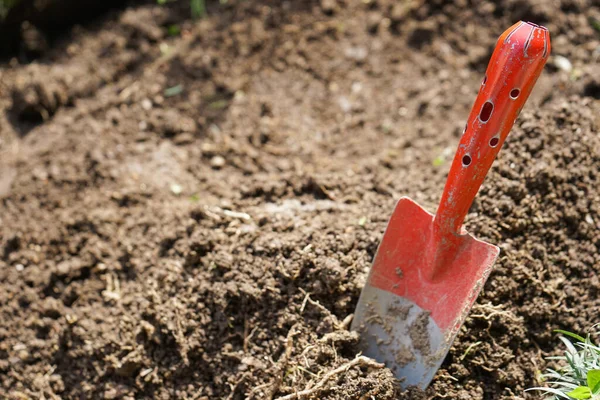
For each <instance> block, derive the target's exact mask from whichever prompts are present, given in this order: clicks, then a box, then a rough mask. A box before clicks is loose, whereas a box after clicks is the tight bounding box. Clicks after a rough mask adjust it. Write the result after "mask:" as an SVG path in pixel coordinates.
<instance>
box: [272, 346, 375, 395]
mask: <svg viewBox="0 0 600 400" xmlns="http://www.w3.org/2000/svg"><path fill="white" fill-rule="evenodd" d="M355 365H366V366H368V367H372V368H383V367H385V365H384V364H380V363H378V362H376V361H373V360H372V359H370V358H367V357H365V356H358V357H356V358H355V359H354V360H352V361H349V362H347V363H346V364H344V365H342V366H340V367H338V368H336V369H334V370H333V371H329V372H328V373H326V374H325V375H324V376H323V379H321V380H320V381H319V382H318V383H317V384H316V385H314V386H313V387H312V388H307V389H304V390H302V391H301V392H297V393H292V394H288V395H286V396H282V397H278V398H277V400H291V399H301V398H304V397H308V396H310V395H312V394H314V393H316V392H318V391H319V390H321V389H322V388H323V386H325V384H326V383H327V381H328V380H329V379H331V378H332V377H334V376H335V375H338V374H341V373H343V372H346V371H348V370H349V369H350V368H352V367H354V366H355Z"/></svg>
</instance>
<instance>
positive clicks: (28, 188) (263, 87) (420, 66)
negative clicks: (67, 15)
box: [0, 0, 600, 399]
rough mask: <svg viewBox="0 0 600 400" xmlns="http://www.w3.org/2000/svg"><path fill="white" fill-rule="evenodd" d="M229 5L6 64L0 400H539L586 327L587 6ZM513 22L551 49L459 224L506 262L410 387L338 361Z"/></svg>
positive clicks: (595, 235)
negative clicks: (432, 374)
mask: <svg viewBox="0 0 600 400" xmlns="http://www.w3.org/2000/svg"><path fill="white" fill-rule="evenodd" d="M224 3H225V4H220V2H209V4H208V14H207V17H206V18H204V19H202V20H200V21H194V20H192V19H190V17H189V10H188V6H189V4H188V3H187V2H184V1H175V2H167V3H166V4H165V5H159V4H156V2H155V1H147V2H135V3H131V4H129V5H127V6H126V7H125V8H123V9H121V10H113V11H109V12H108V13H107V14H104V15H102V16H100V17H98V19H96V20H93V21H91V22H86V23H85V24H84V25H76V26H74V27H73V28H70V29H69V31H68V32H66V33H63V35H61V36H59V37H58V38H54V39H53V40H52V41H49V42H48V41H46V43H47V44H48V45H47V46H44V47H41V48H37V51H36V52H27V51H26V52H22V53H20V55H19V57H17V58H14V59H11V60H9V61H7V62H5V63H3V64H1V65H0V93H1V96H0V107H1V108H2V110H3V112H2V113H1V115H0V152H1V153H0V207H1V208H0V285H1V287H0V290H1V292H2V296H1V297H0V299H1V300H0V318H2V321H3V324H2V326H1V327H0V397H2V398H9V399H28V398H45V399H58V398H63V399H81V398H105V399H133V398H156V399H170V398H177V399H245V398H247V399H265V398H272V399H277V398H280V397H284V396H288V397H287V398H294V397H296V396H295V395H294V393H296V392H302V393H303V394H302V397H303V398H312V399H398V398H400V399H434V398H452V399H515V398H536V397H535V394H531V393H524V389H526V388H528V387H531V386H536V385H539V384H541V383H540V382H539V378H538V373H539V371H540V370H543V369H544V368H545V366H546V365H547V364H546V360H545V357H546V356H548V355H551V354H556V352H558V351H560V347H559V346H557V343H558V341H557V339H556V337H555V334H554V333H553V332H552V330H553V329H557V328H562V329H569V330H574V331H577V332H585V331H586V329H588V328H589V327H590V326H591V325H592V324H593V323H596V322H598V321H597V320H596V318H597V310H598V307H600V300H599V299H598V294H599V292H600V279H599V277H598V273H599V272H600V251H599V250H600V229H599V228H600V189H599V187H600V176H599V175H600V170H599V168H598V165H600V136H599V135H598V127H599V125H600V117H599V116H600V101H599V98H600V81H599V80H598V76H597V71H598V61H599V59H600V32H598V31H597V30H595V28H594V26H597V21H600V8H599V5H598V3H597V2H595V1H594V0H577V1H575V0H557V1H552V2H549V1H537V0H503V1H498V2H491V1H475V0H472V1H470V0H456V1H446V0H436V1H429V2H424V1H412V2H396V1H392V0H366V1H360V2H359V1H347V0H346V1H342V0H340V1H336V0H322V1H302V2H288V1H274V0H267V1H265V0H261V1H258V0H256V1H255V0H248V1H241V0H240V1H234V0H229V1H228V2H224ZM519 19H529V20H532V21H533V22H536V23H540V24H544V25H545V26H547V27H548V28H549V29H550V32H551V35H552V39H553V58H552V60H551V61H550V62H549V65H548V67H547V68H546V70H545V72H544V74H543V76H542V77H541V78H540V81H539V83H538V85H537V87H536V89H535V91H534V93H533V94H532V97H531V98H530V100H529V102H528V103H527V105H526V107H525V109H524V110H523V113H522V114H521V117H520V118H519V120H518V121H517V124H516V126H515V128H514V129H513V131H512V133H511V136H509V139H508V141H507V143H506V144H505V146H504V148H503V150H502V152H501V153H500V156H499V159H498V160H497V161H496V162H495V164H494V166H493V168H492V170H491V172H490V174H489V176H488V178H487V179H486V181H485V182H484V184H483V187H482V189H481V191H480V193H479V195H478V197H477V199H476V201H475V203H474V205H473V207H472V210H471V212H470V214H469V215H468V216H467V221H466V226H467V229H468V230H469V231H470V232H471V233H472V234H474V235H475V236H476V237H478V238H481V239H483V240H486V241H489V242H491V243H494V244H497V245H498V246H500V248H501V249H502V251H501V255H500V257H499V260H498V261H497V263H496V265H495V269H494V271H493V272H492V275H491V277H490V279H489V280H488V281H487V283H486V284H485V287H484V289H483V292H482V294H481V295H480V296H479V298H478V300H477V303H476V305H475V306H474V308H473V309H472V311H471V313H470V315H469V317H468V318H467V320H466V323H465V325H464V327H463V328H462V329H461V331H460V333H459V334H458V336H457V339H456V341H455V343H454V345H453V347H452V349H451V351H450V353H449V354H448V356H447V358H446V360H445V362H444V364H443V366H442V369H441V370H440V371H439V372H438V374H437V376H436V378H435V380H434V381H433V383H432V385H431V386H430V387H429V388H428V389H427V390H426V391H425V392H420V391H418V390H411V391H409V392H406V393H400V390H399V388H398V384H397V382H396V381H395V380H394V378H393V375H392V373H391V371H390V370H389V369H387V368H383V367H382V366H381V365H378V364H376V363H368V362H365V361H364V360H362V359H358V360H357V361H355V362H353V364H351V365H350V367H349V368H343V366H344V365H345V364H346V363H349V362H351V361H352V360H355V357H356V356H357V354H358V353H359V349H358V339H359V338H358V335H357V334H356V333H355V332H350V331H348V327H349V324H350V321H351V315H352V313H353V310H354V307H355V305H356V302H357V300H358V296H359V294H360V290H361V288H362V286H363V284H364V281H365V277H366V274H367V272H368V269H369V267H370V263H371V261H372V258H373V256H374V253H375V251H376V249H377V245H378V243H379V241H380V239H381V236H382V234H383V231H384V229H385V226H386V223H387V219H388V218H389V216H390V213H391V211H392V209H393V206H394V204H395V202H396V201H397V200H398V199H399V198H400V197H401V196H404V195H406V196H410V197H411V198H413V199H414V200H415V201H417V202H418V203H419V204H421V205H423V206H425V207H426V208H427V209H429V210H431V211H434V210H435V208H436V206H437V202H438V201H439V197H440V195H441V191H442V188H443V184H444V180H445V174H446V173H447V170H448V168H449V163H450V161H451V157H452V154H453V151H454V149H455V146H456V144H457V142H458V136H459V135H460V133H461V131H462V127H463V125H464V121H465V120H466V117H467V114H468V111H469V108H470V106H471V104H472V102H473V100H474V99H475V95H476V93H477V88H478V87H479V82H480V81H481V77H482V75H483V71H484V69H485V67H486V64H487V61H488V59H489V56H490V54H491V50H492V48H493V45H494V43H495V40H496V38H497V37H498V36H499V35H500V34H501V33H502V32H503V31H504V29H506V28H507V27H509V26H510V25H512V24H513V23H514V22H516V21H518V20H519ZM173 26H177V28H173ZM36 35H38V36H36V37H38V39H39V38H41V39H42V42H43V41H44V40H43V39H44V33H43V30H38V31H36ZM34 42H35V43H38V42H39V41H38V42H36V41H34ZM24 46H27V43H25V44H24ZM32 54H34V56H32ZM24 55H25V56H24ZM558 55H560V56H562V57H565V58H566V59H568V60H569V61H570V66H571V68H570V69H569V68H568V66H566V67H565V63H564V60H562V59H559V58H556V56H558ZM31 57H36V58H31ZM306 389H308V391H305V390H306ZM311 389H312V390H311ZM303 391H305V392H303Z"/></svg>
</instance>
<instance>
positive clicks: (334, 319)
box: [299, 288, 343, 329]
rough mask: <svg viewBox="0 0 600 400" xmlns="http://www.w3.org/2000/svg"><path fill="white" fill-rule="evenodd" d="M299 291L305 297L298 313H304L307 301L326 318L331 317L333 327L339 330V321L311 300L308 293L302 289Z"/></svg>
mask: <svg viewBox="0 0 600 400" xmlns="http://www.w3.org/2000/svg"><path fill="white" fill-rule="evenodd" d="M299 289H300V291H301V292H302V293H304V294H305V295H306V297H304V300H303V301H302V307H301V308H300V313H302V312H303V311H304V307H305V306H306V302H307V301H308V302H309V303H310V304H312V305H313V306H315V307H317V308H318V309H319V310H321V311H322V312H323V314H325V315H327V316H328V317H331V318H332V319H333V324H334V325H335V327H336V328H338V329H340V327H343V325H342V324H340V320H339V319H338V318H337V317H336V316H335V315H334V314H333V313H332V312H331V311H329V310H328V309H327V308H326V307H325V306H324V305H323V304H321V303H319V302H318V301H316V300H313V299H311V298H310V293H307V292H306V291H305V290H304V289H302V288H299Z"/></svg>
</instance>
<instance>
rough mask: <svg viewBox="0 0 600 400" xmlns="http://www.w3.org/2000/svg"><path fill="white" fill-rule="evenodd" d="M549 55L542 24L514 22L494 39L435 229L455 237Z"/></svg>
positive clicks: (548, 42) (548, 36)
mask: <svg viewBox="0 0 600 400" xmlns="http://www.w3.org/2000/svg"><path fill="white" fill-rule="evenodd" d="M549 53H550V34H549V33H548V30H547V29H546V28H544V27H541V26H538V25H535V24H532V23H530V22H527V23H525V22H523V21H521V22H518V23H516V24H515V25H513V26H512V27H510V28H509V29H508V30H506V31H505V32H504V33H503V34H502V36H500V38H499V39H498V42H497V43H496V48H495V49H494V53H493V54H492V58H491V60H490V62H489V64H488V68H487V71H486V74H485V78H484V79H483V82H482V84H481V89H480V90H479V94H478V95H477V99H476V100H475V104H474V105H473V109H472V110H471V114H470V115H469V119H468V123H467V126H466V127H465V131H464V133H463V135H462V138H461V140H460V143H459V145H458V149H457V151H456V155H455V156H454V161H452V166H451V168H450V172H449V174H448V180H447V181H446V186H445V188H444V193H443V194H442V199H441V201H440V205H439V207H438V210H437V214H436V216H435V225H434V226H435V229H436V231H437V232H438V233H439V234H441V235H443V236H446V235H449V234H451V235H457V234H458V235H459V234H461V232H460V229H461V226H462V223H463V221H464V218H465V216H466V215H467V212H468V211H469V208H470V207H471V204H472V203H473V199H474V198H475V195H476V194H477V191H478V190H479V187H480V186H481V184H482V182H483V180H484V179H485V176H486V174H487V172H488V170H489V169H490V167H491V166H492V163H493V162H494V159H495V158H496V156H497V155H498V152H499V151H500V147H502V144H503V143H504V140H505V139H506V137H507V136H508V133H509V131H510V129H511V128H512V126H513V124H514V123H515V121H516V119H517V116H518V115H519V113H520V112H521V108H522V107H523V105H524V104H525V102H526V101H527V98H528V97H529V94H530V93H531V90H532V89H533V86H534V85H535V82H536V81H537V79H538V77H539V76H540V73H541V72H542V69H543V68H544V65H545V64H546V60H547V59H548V54H549Z"/></svg>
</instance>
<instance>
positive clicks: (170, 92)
mask: <svg viewBox="0 0 600 400" xmlns="http://www.w3.org/2000/svg"><path fill="white" fill-rule="evenodd" d="M181 92H183V85H177V86H173V87H170V88H167V89H165V97H173V96H177V95H178V94H181Z"/></svg>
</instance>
